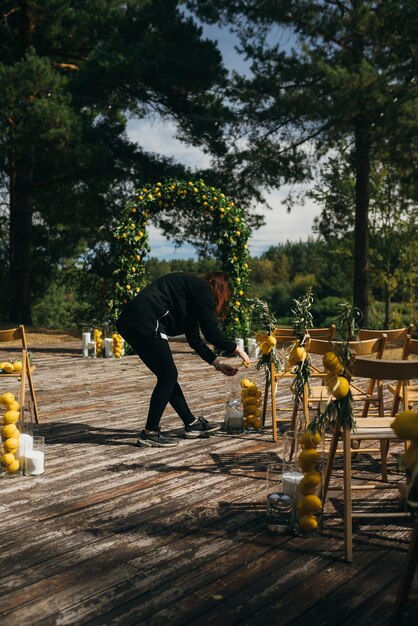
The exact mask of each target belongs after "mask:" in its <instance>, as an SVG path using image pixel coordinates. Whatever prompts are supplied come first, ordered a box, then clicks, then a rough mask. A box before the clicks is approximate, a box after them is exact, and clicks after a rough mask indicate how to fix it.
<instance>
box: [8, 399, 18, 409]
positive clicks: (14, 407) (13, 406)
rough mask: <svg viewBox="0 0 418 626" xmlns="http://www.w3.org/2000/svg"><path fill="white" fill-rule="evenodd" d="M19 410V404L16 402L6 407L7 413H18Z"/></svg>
mask: <svg viewBox="0 0 418 626" xmlns="http://www.w3.org/2000/svg"><path fill="white" fill-rule="evenodd" d="M19 409H20V404H19V402H18V401H17V400H13V402H11V403H10V404H8V405H7V410H8V411H18V410H19Z"/></svg>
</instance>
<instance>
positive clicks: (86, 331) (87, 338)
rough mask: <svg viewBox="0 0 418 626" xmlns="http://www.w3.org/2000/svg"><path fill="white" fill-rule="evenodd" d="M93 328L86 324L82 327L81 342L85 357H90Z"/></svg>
mask: <svg viewBox="0 0 418 626" xmlns="http://www.w3.org/2000/svg"><path fill="white" fill-rule="evenodd" d="M91 335H92V327H91V326H88V325H86V324H84V325H83V326H82V327H81V342H82V355H83V357H88V356H89V343H90V342H91Z"/></svg>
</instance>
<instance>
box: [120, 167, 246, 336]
mask: <svg viewBox="0 0 418 626" xmlns="http://www.w3.org/2000/svg"><path fill="white" fill-rule="evenodd" d="M161 211H173V213H175V212H176V211H178V212H179V213H180V214H181V213H183V214H187V215H188V216H190V217H191V218H192V220H195V221H209V228H207V232H208V237H209V239H210V243H211V244H214V245H216V246H217V249H218V254H219V259H220V262H221V268H222V270H223V271H225V272H227V273H228V275H229V277H230V279H231V283H232V286H233V289H234V295H233V298H232V300H231V302H230V303H229V312H228V316H227V318H226V320H225V322H224V327H225V332H226V333H227V334H229V335H230V336H232V337H244V338H246V337H247V336H248V330H249V324H248V314H247V307H246V304H245V299H244V294H245V291H246V289H247V288H248V274H249V265H248V260H249V252H248V239H249V236H250V233H251V231H250V228H249V227H248V225H247V224H246V222H245V216H244V212H243V210H242V209H241V208H239V207H237V206H236V205H235V203H234V202H233V201H232V200H230V199H229V198H227V197H226V196H225V194H223V193H222V192H221V190H220V189H216V188H215V187H210V186H208V185H206V184H205V182H204V181H203V180H196V181H181V180H176V179H171V180H168V181H166V182H157V183H155V184H153V185H147V186H146V187H143V188H142V189H141V190H139V191H138V192H137V193H136V194H135V196H134V197H133V198H132V199H131V200H130V202H129V203H128V205H127V206H126V207H125V209H124V210H123V212H122V215H121V217H120V220H119V223H118V224H117V225H116V227H115V229H114V237H113V242H112V252H113V258H114V259H115V269H114V272H113V276H114V281H115V291H114V293H115V295H114V299H113V300H112V301H111V302H110V303H109V304H110V308H111V310H112V314H113V315H114V316H117V315H118V314H119V312H120V310H121V308H122V306H123V304H125V303H127V302H128V301H129V300H130V299H131V298H133V297H134V296H136V295H137V294H138V293H139V292H140V291H141V289H143V288H144V287H146V285H147V284H148V282H149V280H148V275H147V271H146V265H145V261H146V259H147V257H148V255H149V253H150V245H149V237H148V233H147V225H148V222H149V221H150V220H151V221H152V220H153V218H155V216H156V215H157V214H158V213H159V212H161Z"/></svg>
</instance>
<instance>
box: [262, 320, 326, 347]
mask: <svg viewBox="0 0 418 626" xmlns="http://www.w3.org/2000/svg"><path fill="white" fill-rule="evenodd" d="M335 332H336V326H335V324H331V326H327V327H324V328H307V329H306V333H307V334H308V335H309V337H316V338H318V339H323V340H331V339H334V337H335ZM273 335H274V337H275V339H276V341H277V344H276V345H277V346H279V347H280V346H284V345H286V344H289V345H290V344H292V343H293V342H294V341H296V339H297V338H296V336H295V334H294V333H293V329H292V328H275V329H274V331H273Z"/></svg>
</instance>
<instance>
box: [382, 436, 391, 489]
mask: <svg viewBox="0 0 418 626" xmlns="http://www.w3.org/2000/svg"><path fill="white" fill-rule="evenodd" d="M388 453H389V441H386V440H385V439H381V441H380V466H381V468H382V480H384V481H387V479H388V463H387V459H388Z"/></svg>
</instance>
